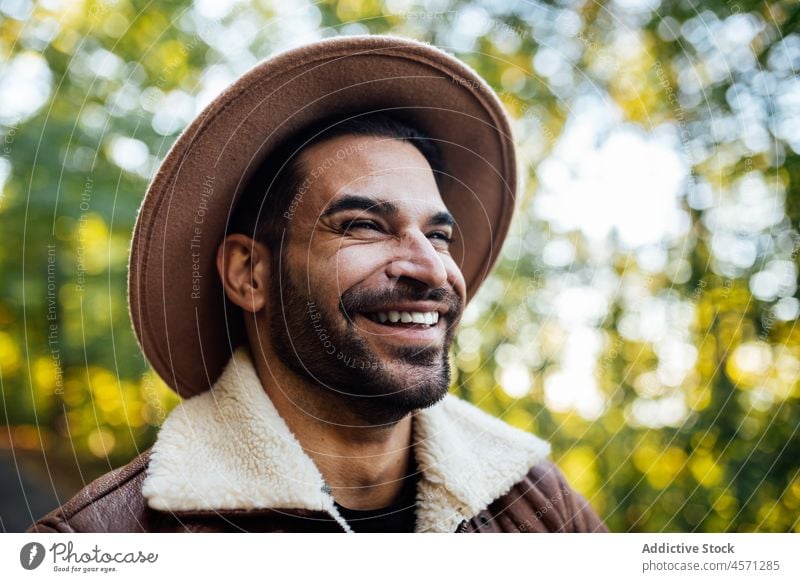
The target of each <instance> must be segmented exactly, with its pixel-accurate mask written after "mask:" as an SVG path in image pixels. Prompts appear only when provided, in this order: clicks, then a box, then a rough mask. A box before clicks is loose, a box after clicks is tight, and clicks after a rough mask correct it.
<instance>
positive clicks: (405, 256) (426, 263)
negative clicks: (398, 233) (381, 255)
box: [386, 231, 447, 289]
mask: <svg viewBox="0 0 800 582" xmlns="http://www.w3.org/2000/svg"><path fill="white" fill-rule="evenodd" d="M386 274H387V276H388V277H389V278H390V279H392V280H395V281H396V280H397V279H399V278H400V277H410V278H412V279H416V280H417V281H421V282H423V283H425V284H426V285H427V286H428V287H430V288H432V289H438V288H439V287H443V286H444V285H445V283H447V269H446V268H445V266H444V261H443V260H442V257H441V256H440V254H439V252H438V251H437V250H436V249H435V248H434V247H433V245H432V244H431V241H430V240H429V239H428V238H427V237H426V236H425V235H424V234H423V233H422V232H419V231H418V232H416V233H407V234H405V235H404V236H403V238H402V239H401V240H400V241H399V242H398V250H397V254H396V255H395V257H393V259H392V260H391V261H390V262H389V264H388V265H387V267H386Z"/></svg>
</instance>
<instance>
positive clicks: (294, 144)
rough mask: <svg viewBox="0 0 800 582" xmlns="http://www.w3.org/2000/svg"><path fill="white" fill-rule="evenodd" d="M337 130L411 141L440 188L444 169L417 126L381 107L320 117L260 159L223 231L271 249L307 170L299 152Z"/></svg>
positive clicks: (335, 134)
mask: <svg viewBox="0 0 800 582" xmlns="http://www.w3.org/2000/svg"><path fill="white" fill-rule="evenodd" d="M342 135H361V136H373V137H385V138H391V139H398V140H401V141H407V142H409V143H411V144H412V145H414V147H416V148H417V149H418V150H419V151H420V153H421V154H422V155H423V156H425V159H426V160H427V161H428V164H430V166H431V169H432V170H433V175H434V178H435V180H436V185H437V186H438V187H439V190H440V191H441V190H442V184H443V181H444V178H445V176H446V170H445V167H444V163H443V160H442V156H441V152H440V151H439V147H438V146H437V145H436V143H435V142H434V141H433V140H432V139H431V138H430V137H429V136H428V135H427V134H425V133H424V132H423V131H422V130H420V129H418V128H417V127H415V126H413V125H411V124H409V123H408V122H406V121H404V120H402V119H400V118H398V117H395V116H392V115H389V114H387V113H384V112H370V113H366V114H362V115H357V116H351V117H340V118H328V119H324V120H322V121H320V122H318V123H315V124H313V125H312V126H310V127H308V128H306V129H305V130H303V131H300V132H298V133H295V134H294V135H293V136H291V137H290V138H288V139H287V140H286V141H284V142H283V143H282V144H280V145H279V146H278V147H277V148H276V149H275V150H274V151H273V152H272V153H271V154H269V155H267V158H266V159H265V160H264V161H263V162H262V163H261V165H260V166H259V167H258V169H257V170H256V172H255V173H254V174H253V177H252V178H251V179H250V181H249V182H248V184H247V186H246V187H245V190H244V191H243V192H242V197H241V199H240V201H239V203H238V204H237V206H236V208H235V209H234V213H233V217H232V219H231V225H230V228H229V232H240V233H243V234H246V235H247V236H250V237H252V238H254V239H255V240H257V241H259V242H262V243H264V244H266V245H267V246H268V247H269V248H271V249H275V248H277V247H278V245H279V244H280V239H281V234H282V233H283V231H284V229H285V228H286V226H287V217H286V216H284V214H285V213H286V212H287V209H288V208H289V206H290V204H291V203H292V200H293V198H294V197H295V196H296V194H297V193H298V192H299V191H300V188H301V186H302V185H303V182H304V180H305V179H306V174H307V170H306V169H305V168H304V167H303V163H302V153H303V151H305V150H306V149H307V148H309V147H311V146H312V145H316V144H319V143H322V142H324V141H327V140H331V139H333V138H335V137H339V136H342Z"/></svg>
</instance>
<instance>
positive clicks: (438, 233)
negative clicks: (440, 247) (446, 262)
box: [428, 230, 453, 244]
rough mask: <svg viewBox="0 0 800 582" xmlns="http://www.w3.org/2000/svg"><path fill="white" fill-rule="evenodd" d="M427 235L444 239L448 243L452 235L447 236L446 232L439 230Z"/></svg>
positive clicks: (451, 239)
mask: <svg viewBox="0 0 800 582" xmlns="http://www.w3.org/2000/svg"><path fill="white" fill-rule="evenodd" d="M428 236H429V237H431V238H436V239H438V240H441V241H444V242H446V243H448V244H449V243H452V242H453V237H451V236H449V235H448V234H447V233H446V232H442V231H440V230H437V231H436V232H432V233H430V234H429V235H428Z"/></svg>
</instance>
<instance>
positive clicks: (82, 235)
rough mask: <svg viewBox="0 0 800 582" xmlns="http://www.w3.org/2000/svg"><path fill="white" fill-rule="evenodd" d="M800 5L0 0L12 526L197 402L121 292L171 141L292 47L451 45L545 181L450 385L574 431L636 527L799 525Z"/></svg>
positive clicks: (463, 345) (1, 503)
mask: <svg viewBox="0 0 800 582" xmlns="http://www.w3.org/2000/svg"><path fill="white" fill-rule="evenodd" d="M799 19H800V6H798V4H797V3H795V2H790V1H774V2H763V1H759V2H751V1H747V0H703V1H702V2H700V1H699V0H682V1H675V2H668V1H659V0H610V1H605V0H598V1H590V0H560V1H555V2H536V1H530V0H524V1H514V0H476V1H458V0H432V1H428V2H416V1H414V0H384V1H379V0H343V1H341V2H317V3H314V2H310V1H297V2H291V3H289V2H281V1H278V0H274V1H272V0H261V1H255V2H245V1H243V0H242V1H240V0H198V1H195V2H190V1H182V0H172V1H167V2H159V3H153V2H145V1H143V0H105V1H94V0H86V1H80V0H41V1H39V2H36V3H34V2H31V1H30V0H0V55H2V56H1V57H0V59H1V60H0V150H1V152H2V155H0V395H1V396H2V409H1V410H0V531H21V530H24V529H25V528H26V527H27V526H28V525H29V524H30V523H31V522H32V521H33V520H34V519H35V518H38V517H40V516H41V515H42V514H43V513H45V512H46V511H49V510H50V509H53V508H54V507H55V506H57V505H58V504H59V503H63V502H64V501H66V500H67V499H68V498H69V497H70V496H71V495H73V494H74V493H75V492H76V491H77V490H78V489H79V488H80V487H81V486H83V485H84V484H85V483H88V482H89V481H90V480H92V479H93V478H95V477H97V476H98V475H100V474H102V473H103V472H106V471H108V470H109V469H110V468H112V467H117V466H119V465H122V464H124V463H126V462H127V461H129V460H130V459H131V458H132V457H133V456H135V455H136V454H137V453H138V452H140V451H142V450H144V449H145V448H147V447H149V446H150V445H151V444H152V442H153V440H154V438H155V435H156V432H157V427H158V426H159V425H160V424H161V422H162V421H163V419H164V418H165V415H166V414H167V413H168V412H169V410H170V409H171V408H172V407H173V406H174V405H175V404H176V403H177V401H178V399H177V397H175V396H174V395H172V393H171V392H170V391H169V390H168V389H167V388H166V387H165V385H164V384H163V382H162V381H161V380H160V379H159V378H158V377H157V376H156V375H155V374H154V373H153V372H152V371H151V370H149V369H148V366H147V363H146V362H145V361H144V359H143V357H142V355H141V353H140V352H139V350H138V348H137V344H136V341H135V338H134V335H133V331H132V328H131V324H130V319H129V316H128V311H127V303H126V264H127V258H128V245H129V243H130V236H131V230H132V227H133V224H134V220H135V217H136V210H137V208H138V205H139V203H140V201H141V199H142V197H143V195H144V192H145V190H146V187H147V183H148V180H149V178H150V177H151V176H152V175H153V173H154V171H155V169H156V168H157V166H158V163H159V161H160V160H161V159H162V158H163V157H164V155H165V154H166V152H167V150H168V149H169V147H170V145H171V144H172V142H173V141H174V140H175V138H176V137H177V135H178V134H179V133H180V131H181V130H182V128H184V127H185V126H186V125H187V124H188V123H189V122H190V121H191V120H192V119H193V118H194V117H195V115H196V114H197V113H198V112H199V111H200V110H201V109H202V108H203V107H204V106H205V105H206V104H207V103H209V102H210V101H211V100H212V99H213V98H214V97H215V96H216V95H217V94H219V93H220V92H221V90H222V89H223V88H225V87H226V86H227V85H228V84H229V83H231V82H232V81H233V80H234V79H236V78H237V77H238V76H239V75H241V74H242V73H243V72H245V71H246V70H248V69H249V68H250V67H252V66H253V65H255V64H256V63H257V62H258V61H260V60H262V59H264V58H266V57H268V56H269V55H270V54H272V53H273V52H275V51H278V50H283V49H287V48H291V47H294V46H297V45H299V44H302V43H305V42H308V41H312V40H315V39H319V38H323V37H328V36H334V35H349V34H362V33H375V34H384V33H391V34H398V35H404V36H409V37H412V38H416V39H420V40H424V41H429V42H431V43H434V44H436V45H438V46H440V47H442V48H444V49H446V50H448V51H449V52H451V53H453V54H455V55H457V56H458V57H459V58H461V59H462V60H464V61H465V62H467V63H468V64H469V65H471V66H472V67H474V68H475V69H476V70H477V71H478V72H479V73H480V74H481V75H482V76H483V77H484V78H486V79H487V81H488V82H489V83H490V84H491V85H492V86H493V87H494V88H495V90H496V91H497V93H498V95H499V96H500V98H501V100H502V102H503V103H504V105H505V106H506V108H507V110H508V112H509V113H510V114H511V115H512V116H513V117H514V119H515V129H516V136H517V141H518V144H519V154H520V157H521V158H522V160H521V161H522V164H523V167H524V172H525V174H526V178H527V185H526V189H525V192H524V195H523V199H522V201H521V211H520V212H519V214H518V216H517V219H516V222H515V223H514V226H513V228H512V232H511V234H510V236H509V239H508V242H507V244H506V246H505V248H504V254H503V259H502V261H501V264H500V265H499V267H498V269H497V270H496V272H495V274H494V275H493V277H492V278H491V279H490V280H488V281H487V283H486V284H485V285H484V287H483V288H482V290H481V293H480V294H479V295H478V296H477V297H476V298H475V299H474V300H473V301H472V303H471V304H470V306H469V309H468V310H467V312H466V314H465V317H464V321H463V325H462V329H461V331H460V333H459V335H458V338H457V346H456V349H454V351H453V360H452V361H453V366H454V370H455V374H454V384H453V391H454V392H456V393H457V394H459V395H460V396H462V397H464V398H467V399H469V400H470V401H472V402H474V403H476V404H477V405H478V406H480V407H481V408H483V409H485V410H487V411H489V412H491V413H492V414H495V415H497V416H499V417H501V418H503V419H504V420H506V421H507V422H509V423H511V424H513V425H515V426H518V427H521V428H523V429H525V430H528V431H531V432H533V433H536V434H538V435H539V436H541V437H543V438H545V439H547V440H549V441H550V442H552V443H553V447H554V453H553V457H554V459H555V460H556V462H557V463H558V465H559V466H560V468H561V469H562V470H563V471H564V472H565V473H566V475H567V477H568V479H569V480H570V482H571V483H572V485H573V486H574V487H575V488H576V489H577V490H579V491H580V492H581V493H582V494H584V495H585V496H586V497H587V498H588V499H589V501H590V502H591V504H592V505H593V506H594V507H595V508H596V509H597V511H598V512H599V513H600V514H601V515H602V516H603V518H604V519H605V520H606V521H607V523H608V525H609V526H610V528H611V529H612V530H613V531H636V532H639V531H648V532H676V531H702V532H723V531H726V532H734V531H741V532H749V531H769V532H785V531H800V434H799V433H798V426H799V425H800V383H799V382H798V379H799V377H800V329H798V327H797V318H798V313H800V301H798V291H797V284H798V255H799V254H800V235H799V234H798V221H799V220H800V83H799V82H798V78H797V69H798V67H800V35H799V34H798V20H799Z"/></svg>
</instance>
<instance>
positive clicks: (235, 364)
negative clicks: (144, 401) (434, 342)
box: [142, 347, 550, 532]
mask: <svg viewBox="0 0 800 582" xmlns="http://www.w3.org/2000/svg"><path fill="white" fill-rule="evenodd" d="M414 414H415V416H414V431H415V441H416V442H418V444H417V445H416V447H415V457H416V460H417V463H418V465H419V469H420V471H421V473H422V475H421V477H420V480H419V483H418V486H417V531H420V532H423V531H425V532H452V531H454V530H455V529H456V527H457V526H458V524H459V523H460V522H461V521H462V520H464V519H470V518H472V517H473V516H475V515H476V514H477V513H478V512H479V511H480V510H482V509H485V508H486V507H487V506H488V505H489V504H490V503H491V502H492V501H494V500H495V499H497V498H498V497H500V496H502V495H503V494H504V493H506V492H507V491H508V490H509V489H510V488H511V487H512V486H513V485H514V484H516V483H518V482H519V481H521V480H522V479H523V477H524V476H525V475H526V474H527V472H528V470H529V469H530V468H531V467H532V466H534V465H536V464H537V463H539V462H540V461H542V460H543V459H544V458H545V457H546V456H547V455H548V454H549V452H550V445H549V444H548V443H546V442H545V441H543V440H541V439H539V438H537V437H535V436H533V435H531V434H529V433H526V432H524V431H521V430H519V429H516V428H513V427H511V426H509V425H508V424H506V423H504V422H502V421H500V420H498V419H496V418H494V417H492V416H490V415H488V414H486V413H485V412H483V411H481V410H480V409H478V408H476V407H475V406H473V405H471V404H469V403H467V402H465V401H463V400H460V399H459V398H457V397H455V396H453V395H451V394H450V395H448V396H446V397H445V398H444V399H443V400H442V401H441V402H439V403H438V404H436V405H434V406H432V407H431V408H428V409H424V410H420V411H417V412H415V413H414ZM142 493H143V495H144V496H145V498H146V499H147V503H148V505H149V506H150V507H151V508H153V509H157V510H160V511H175V512H179V511H202V510H219V511H221V510H234V509H238V510H242V509H257V508H281V509H289V508H295V509H309V510H322V511H327V512H329V513H330V514H331V515H332V516H333V517H334V519H336V521H338V522H339V524H340V525H341V526H342V527H343V528H344V529H345V531H351V530H350V528H349V526H348V525H347V523H346V522H345V521H344V519H343V518H342V517H341V515H340V514H339V512H338V511H337V510H336V508H335V506H334V504H333V497H332V496H331V495H330V494H329V493H327V492H326V487H325V483H324V480H323V478H322V474H321V473H320V472H319V470H318V469H317V467H316V465H315V464H314V462H313V461H312V460H311V458H310V457H309V456H308V455H307V454H306V453H305V452H304V451H303V449H302V447H301V446H300V443H299V442H298V441H297V439H296V438H295V436H294V434H292V432H291V431H290V429H289V427H288V426H287V425H286V423H285V422H284V420H283V419H282V418H281V416H280V415H279V414H278V412H277V410H276V409H275V406H274V405H273V404H272V401H271V400H270V399H269V397H268V396H267V395H266V392H264V390H263V387H262V385H261V382H260V380H259V378H258V374H257V373H256V370H255V367H254V365H253V362H252V360H251V358H250V354H249V351H248V349H247V348H244V347H240V348H239V349H237V350H236V352H235V353H234V355H233V358H231V360H230V362H228V364H227V366H226V368H225V370H224V371H223V373H222V375H221V376H220V378H219V379H218V380H217V381H216V383H215V384H214V386H213V389H212V390H209V391H206V392H203V393H202V394H199V395H197V396H195V397H193V398H190V399H188V400H185V401H183V402H182V403H181V404H180V405H178V406H177V407H176V408H175V409H174V410H173V411H172V412H171V413H170V414H169V416H168V418H167V419H166V421H165V422H164V425H163V427H162V428H161V431H160V432H159V435H158V439H157V441H156V443H155V445H154V446H153V449H152V453H151V457H150V463H149V467H148V472H147V476H146V479H145V481H144V483H143V486H142Z"/></svg>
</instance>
